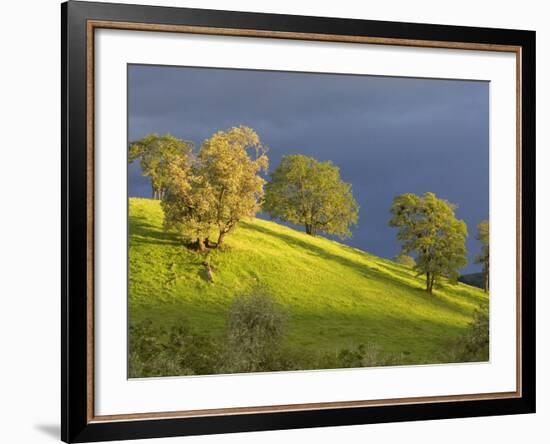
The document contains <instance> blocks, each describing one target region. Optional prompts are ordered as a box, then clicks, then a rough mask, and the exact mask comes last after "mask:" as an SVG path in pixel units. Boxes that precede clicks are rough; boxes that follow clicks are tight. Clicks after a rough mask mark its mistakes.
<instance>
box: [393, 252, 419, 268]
mask: <svg viewBox="0 0 550 444" xmlns="http://www.w3.org/2000/svg"><path fill="white" fill-rule="evenodd" d="M395 262H397V263H398V264H400V265H404V266H405V267H408V268H414V266H415V265H416V261H415V260H414V257H412V256H409V255H408V254H398V255H397V256H395Z"/></svg>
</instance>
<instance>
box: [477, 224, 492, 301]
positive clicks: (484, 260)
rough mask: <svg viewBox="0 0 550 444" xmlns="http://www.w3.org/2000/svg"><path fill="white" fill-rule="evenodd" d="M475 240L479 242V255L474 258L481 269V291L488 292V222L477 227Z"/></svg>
mask: <svg viewBox="0 0 550 444" xmlns="http://www.w3.org/2000/svg"><path fill="white" fill-rule="evenodd" d="M476 239H477V240H479V241H480V242H481V253H480V254H478V255H477V256H476V259H475V262H476V264H481V265H482V267H483V289H484V290H485V292H486V293H487V292H488V291H489V221H488V220H483V221H481V222H480V223H479V224H478V225H477V235H476Z"/></svg>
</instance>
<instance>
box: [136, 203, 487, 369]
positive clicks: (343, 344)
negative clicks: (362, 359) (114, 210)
mask: <svg viewBox="0 0 550 444" xmlns="http://www.w3.org/2000/svg"><path fill="white" fill-rule="evenodd" d="M129 212H130V214H129V275H128V279H129V282H128V285H129V316H130V322H131V323H135V322H138V321H141V320H144V319H147V318H148V319H151V320H152V321H153V322H154V323H158V324H160V325H169V324H171V323H173V322H175V321H176V320H178V318H181V317H184V318H186V319H188V320H189V321H190V323H191V325H192V326H193V328H194V329H196V330H197V331H198V332H200V333H202V334H208V335H213V336H222V335H223V334H224V329H225V313H226V312H227V309H228V307H229V304H230V303H231V301H232V299H233V298H234V296H235V295H236V294H239V293H242V292H245V291H246V290H248V289H251V288H253V287H254V286H255V285H257V284H258V283H261V284H262V285H264V286H267V287H268V288H269V289H270V291H271V293H272V295H273V296H274V297H275V298H276V299H277V301H278V302H279V303H280V304H281V305H282V306H283V307H284V308H285V309H286V311H287V312H288V314H289V321H288V335H287V339H286V341H287V344H286V345H287V346H288V347H290V348H292V349H294V350H297V351H301V350H303V351H332V350H339V349H342V348H351V347H355V346H358V345H360V344H375V345H376V346H377V347H379V348H380V349H381V350H383V351H384V352H387V353H398V354H401V355H402V356H403V361H404V363H429V362H438V358H437V357H436V356H438V355H440V354H441V352H442V351H443V350H444V349H445V347H446V345H447V344H448V342H449V340H452V339H453V338H456V337H458V336H459V335H462V334H464V333H465V331H466V329H467V325H468V323H469V322H470V321H471V320H472V315H473V311H474V310H475V309H476V308H477V307H478V306H479V303H480V302H482V301H486V300H487V298H488V296H487V295H485V294H484V293H483V291H481V290H480V289H478V288H474V287H471V286H468V285H465V284H462V283H459V284H458V285H446V284H443V285H442V286H440V287H438V288H437V289H436V290H435V291H434V294H433V295H429V294H427V293H426V292H425V291H424V290H423V283H424V282H423V280H422V278H420V277H415V275H414V273H413V272H412V270H410V269H408V268H406V267H403V266H400V265H398V264H396V263H394V262H392V261H390V260H386V259H382V258H379V257H376V256H373V255H370V254H368V253H366V252H363V251H360V250H357V249H354V248H351V247H348V246H345V245H342V244H340V243H338V242H335V241H331V240H328V239H324V238H322V237H315V238H313V237H311V236H308V235H306V234H305V233H302V232H299V231H296V230H293V229H291V228H288V227H285V226H282V225H279V224H277V223H274V222H269V221H264V220H260V219H251V220H247V221H243V222H242V223H240V225H239V227H238V228H237V229H236V230H235V231H234V232H233V233H232V234H231V235H230V236H228V237H227V244H226V248H225V249H224V251H215V250H214V251H212V253H211V254H210V262H211V264H212V265H213V267H214V269H215V272H214V282H213V283H211V282H208V280H207V278H206V274H205V268H204V266H202V262H203V261H204V256H201V255H200V254H198V253H195V252H193V251H190V250H189V249H187V248H186V247H184V246H183V245H182V242H181V239H180V238H179V236H178V235H177V234H174V233H166V232H164V231H163V228H162V220H163V215H162V209H161V207H160V204H159V202H158V201H152V200H148V199H137V198H132V199H130V203H129Z"/></svg>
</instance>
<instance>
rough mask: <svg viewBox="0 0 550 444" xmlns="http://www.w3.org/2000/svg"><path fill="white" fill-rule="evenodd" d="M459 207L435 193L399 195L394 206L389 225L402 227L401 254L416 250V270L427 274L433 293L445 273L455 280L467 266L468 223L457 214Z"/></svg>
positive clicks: (399, 238) (430, 290)
mask: <svg viewBox="0 0 550 444" xmlns="http://www.w3.org/2000/svg"><path fill="white" fill-rule="evenodd" d="M455 208H456V206H455V205H453V204H451V203H449V202H447V201H446V200H442V199H438V198H437V197H436V195H435V194H434V193H425V194H424V195H423V196H417V195H415V194H411V193H407V194H402V195H400V196H397V197H395V198H394V200H393V204H392V206H391V210H390V211H391V213H392V218H391V220H390V222H389V224H390V226H392V227H397V228H399V231H398V233H397V239H398V240H400V241H402V246H401V254H409V253H413V252H414V253H415V255H416V258H417V259H416V265H415V267H414V269H415V270H417V271H418V273H419V274H425V275H426V290H427V291H428V292H429V293H431V292H432V290H433V287H434V284H435V282H436V280H437V279H438V278H440V277H442V276H444V277H447V278H449V279H450V280H451V281H452V282H456V280H457V278H458V276H459V273H458V270H459V269H460V268H462V267H463V266H465V265H466V263H467V260H466V247H465V241H466V236H467V235H468V232H467V228H466V224H465V223H464V221H462V220H458V219H457V218H456V217H455V213H454V210H455Z"/></svg>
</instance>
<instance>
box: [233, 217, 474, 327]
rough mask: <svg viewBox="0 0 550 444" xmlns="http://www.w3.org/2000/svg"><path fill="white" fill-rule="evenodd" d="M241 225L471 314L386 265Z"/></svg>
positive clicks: (365, 275) (248, 224)
mask: <svg viewBox="0 0 550 444" xmlns="http://www.w3.org/2000/svg"><path fill="white" fill-rule="evenodd" d="M242 224H243V226H245V227H246V228H247V229H249V230H254V231H257V232H259V233H262V234H264V235H267V236H273V237H277V238H279V239H280V240H281V241H283V242H285V243H286V244H287V245H289V246H290V247H295V248H300V249H303V250H305V251H309V252H310V253H311V254H313V255H315V256H318V257H320V258H322V259H325V260H328V261H334V262H337V263H339V264H341V265H343V266H345V267H348V268H351V269H353V270H354V271H355V272H357V273H359V274H361V275H363V276H364V277H365V278H367V279H381V280H387V279H388V277H390V278H391V279H392V284H393V285H394V286H396V287H399V288H401V289H403V290H406V291H408V292H409V293H411V294H413V295H414V296H416V297H419V298H421V299H423V300H425V301H429V302H430V303H432V304H435V305H437V306H440V307H444V308H447V309H448V310H451V311H454V312H457V313H460V314H462V315H466V316H470V315H471V312H470V311H469V310H466V309H465V308H463V307H461V306H460V305H459V304H455V303H453V302H452V301H449V300H448V299H447V298H445V299H442V298H440V297H439V296H438V295H437V292H436V293H434V294H432V295H430V294H428V293H427V292H426V291H425V290H424V289H423V288H420V287H414V286H412V285H411V283H410V279H411V277H410V276H409V275H407V274H406V273H405V272H403V271H401V270H399V271H398V272H397V273H398V274H400V275H401V277H406V279H403V278H400V277H399V276H395V274H394V272H395V270H392V269H391V268H390V267H389V266H387V265H384V264H378V265H379V266H382V267H384V268H386V269H387V270H388V271H384V270H381V269H380V268H377V267H369V266H368V265H365V264H364V263H360V262H357V261H354V260H353V259H350V258H347V257H344V256H341V255H338V254H334V253H331V252H328V251H327V250H325V249H324V248H322V247H318V246H317V245H314V244H312V243H310V242H306V241H304V240H302V239H299V238H297V237H294V236H291V235H288V234H285V233H280V232H277V231H274V230H272V229H270V228H267V227H263V226H258V225H254V224H250V223H247V222H242ZM390 271H391V272H390ZM464 296H465V297H467V298H471V299H473V300H477V299H476V298H475V297H473V296H471V295H468V294H467V293H465V294H464Z"/></svg>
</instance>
